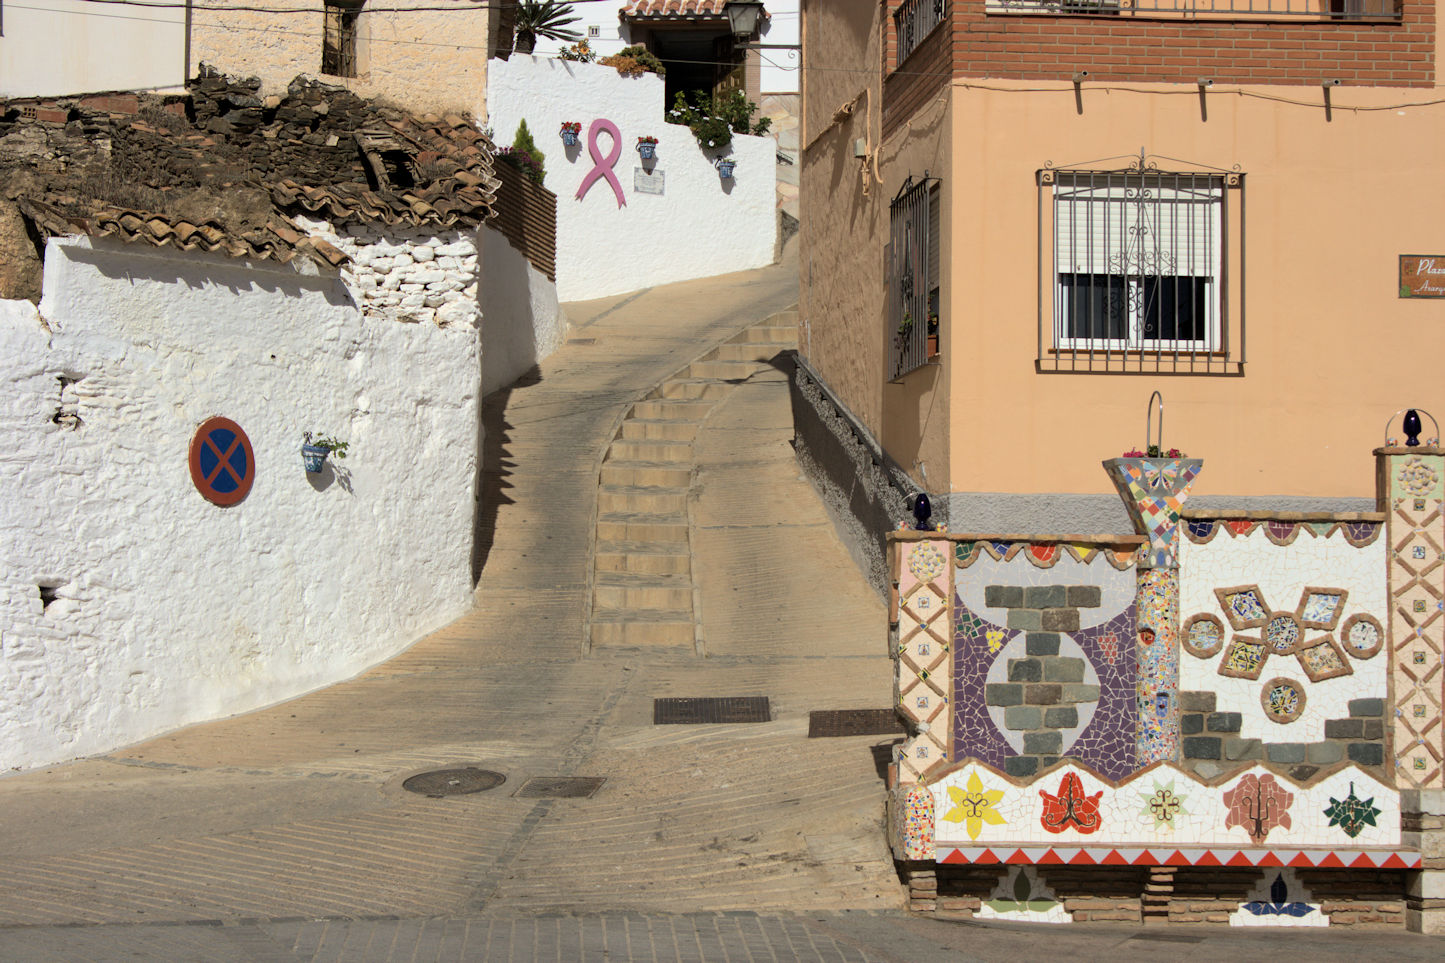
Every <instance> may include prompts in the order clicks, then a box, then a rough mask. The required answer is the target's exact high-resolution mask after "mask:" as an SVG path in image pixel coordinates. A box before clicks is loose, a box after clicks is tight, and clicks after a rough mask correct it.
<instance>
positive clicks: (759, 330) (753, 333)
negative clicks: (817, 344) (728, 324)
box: [729, 324, 798, 351]
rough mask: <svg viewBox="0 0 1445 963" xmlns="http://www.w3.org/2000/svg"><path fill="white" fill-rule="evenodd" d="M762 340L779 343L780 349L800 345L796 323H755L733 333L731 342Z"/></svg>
mask: <svg viewBox="0 0 1445 963" xmlns="http://www.w3.org/2000/svg"><path fill="white" fill-rule="evenodd" d="M760 341H762V342H767V343H769V344H774V345H777V347H778V350H780V351H781V350H783V349H785V348H796V347H797V346H798V329H797V327H796V326H794V325H788V326H786V327H784V326H781V325H780V326H778V327H773V326H771V325H766V324H755V325H753V326H752V327H751V328H745V329H744V330H742V331H739V332H738V333H737V334H735V335H733V337H732V340H731V341H730V342H729V343H730V344H746V343H748V342H753V343H756V342H760Z"/></svg>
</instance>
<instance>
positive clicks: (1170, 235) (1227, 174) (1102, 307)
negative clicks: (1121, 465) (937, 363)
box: [1037, 151, 1244, 374]
mask: <svg viewBox="0 0 1445 963" xmlns="http://www.w3.org/2000/svg"><path fill="white" fill-rule="evenodd" d="M1038 185H1039V205H1038V210H1039V323H1038V329H1039V332H1038V361H1037V364H1038V368H1039V370H1040V371H1142V372H1149V373H1159V374H1170V373H1179V374H1238V373H1240V372H1241V371H1242V368H1243V364H1244V315H1243V290H1244V268H1243V257H1242V254H1243V246H1244V234H1243V230H1244V175H1243V174H1241V173H1239V172H1238V171H1220V170H1218V169H1213V168H1204V169H1196V170H1176V171H1169V170H1160V169H1159V167H1158V165H1157V163H1155V162H1154V161H1152V160H1150V159H1149V156H1148V155H1147V154H1145V153H1143V152H1142V151H1141V152H1140V154H1139V156H1137V157H1135V158H1133V162H1132V163H1131V164H1129V166H1127V167H1125V168H1123V169H1118V170H1100V169H1053V168H1051V167H1045V168H1044V169H1043V170H1041V171H1039V173H1038Z"/></svg>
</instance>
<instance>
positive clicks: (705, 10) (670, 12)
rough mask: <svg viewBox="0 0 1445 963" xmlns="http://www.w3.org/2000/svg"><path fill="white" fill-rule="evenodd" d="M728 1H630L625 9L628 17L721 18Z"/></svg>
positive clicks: (624, 12) (624, 14)
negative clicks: (724, 5)
mask: <svg viewBox="0 0 1445 963" xmlns="http://www.w3.org/2000/svg"><path fill="white" fill-rule="evenodd" d="M726 2H727V0H630V2H629V3H628V4H627V6H626V7H625V8H624V9H623V11H622V13H623V16H626V17H633V18H636V17H670V18H678V19H682V18H695V17H720V16H723V13H724V11H723V4H724V3H726Z"/></svg>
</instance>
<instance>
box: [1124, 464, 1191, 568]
mask: <svg viewBox="0 0 1445 963" xmlns="http://www.w3.org/2000/svg"><path fill="white" fill-rule="evenodd" d="M1203 467H1204V462H1203V461H1201V460H1200V459H1197V458H1184V459H1179V458H1165V459H1159V458H1111V459H1109V460H1108V461H1106V462H1104V469H1105V471H1107V472H1108V473H1109V478H1110V479H1111V480H1112V481H1113V482H1114V487H1115V488H1117V489H1118V491H1119V495H1120V497H1122V498H1123V499H1124V506H1125V507H1126V508H1127V509H1128V510H1129V517H1130V519H1132V520H1133V522H1134V529H1135V531H1137V532H1138V533H1139V534H1141V535H1146V536H1148V538H1149V548H1148V550H1147V551H1146V552H1144V553H1142V554H1143V557H1142V558H1141V559H1140V563H1139V566H1140V568H1172V567H1174V566H1175V565H1177V564H1178V561H1177V544H1178V538H1177V533H1178V531H1179V513H1180V512H1181V511H1182V510H1183V508H1184V502H1185V500H1186V499H1188V497H1189V488H1190V486H1191V485H1193V484H1194V479H1195V478H1197V477H1198V476H1199V472H1200V471H1201V470H1202V469H1203Z"/></svg>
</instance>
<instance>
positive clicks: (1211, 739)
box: [1179, 517, 1389, 775]
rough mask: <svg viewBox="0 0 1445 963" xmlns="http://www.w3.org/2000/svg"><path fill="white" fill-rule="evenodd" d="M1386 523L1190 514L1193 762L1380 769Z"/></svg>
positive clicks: (1208, 769)
mask: <svg viewBox="0 0 1445 963" xmlns="http://www.w3.org/2000/svg"><path fill="white" fill-rule="evenodd" d="M1381 533H1382V526H1381V525H1380V524H1379V523H1378V522H1372V521H1368V520H1364V521H1348V522H1339V521H1324V522H1296V521H1283V520H1279V519H1258V518H1251V519H1217V518H1199V517H1186V519H1185V523H1184V530H1183V537H1182V539H1181V542H1180V546H1179V560H1180V572H1179V613H1180V617H1181V619H1182V624H1181V629H1180V655H1179V662H1180V665H1179V685H1180V689H1181V691H1182V693H1183V694H1184V695H1183V698H1184V700H1186V701H1189V702H1190V703H1191V705H1190V709H1189V710H1187V711H1186V713H1185V719H1184V722H1185V723H1187V725H1186V726H1185V727H1184V731H1183V733H1182V747H1181V749H1182V755H1183V757H1184V759H1185V760H1186V761H1187V762H1188V763H1189V764H1191V765H1192V766H1193V767H1194V768H1196V769H1197V770H1198V771H1200V772H1202V773H1204V774H1205V775H1215V774H1218V773H1220V772H1223V771H1226V769H1227V768H1231V767H1232V766H1234V765H1238V764H1239V763H1240V762H1242V761H1245V760H1249V759H1264V760H1267V761H1270V762H1275V763H1284V764H1304V763H1308V764H1312V765H1328V764H1332V763H1336V762H1340V761H1342V760H1345V759H1348V760H1349V761H1352V762H1356V763H1359V764H1361V765H1367V766H1380V765H1383V764H1384V762H1385V751H1384V740H1383V718H1382V716H1383V712H1384V711H1385V707H1386V705H1387V704H1388V697H1389V686H1388V662H1389V660H1388V657H1387V656H1386V655H1385V654H1384V642H1385V630H1384V626H1385V623H1386V621H1387V619H1388V610H1389V605H1388V599H1387V596H1386V587H1385V580H1384V578H1383V577H1382V576H1383V573H1384V571H1385V561H1386V555H1385V552H1386V540H1385V539H1384V538H1382V537H1381Z"/></svg>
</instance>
